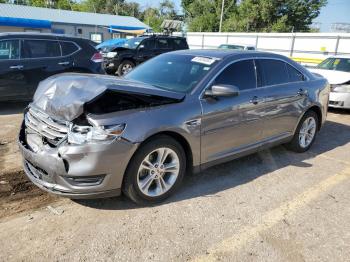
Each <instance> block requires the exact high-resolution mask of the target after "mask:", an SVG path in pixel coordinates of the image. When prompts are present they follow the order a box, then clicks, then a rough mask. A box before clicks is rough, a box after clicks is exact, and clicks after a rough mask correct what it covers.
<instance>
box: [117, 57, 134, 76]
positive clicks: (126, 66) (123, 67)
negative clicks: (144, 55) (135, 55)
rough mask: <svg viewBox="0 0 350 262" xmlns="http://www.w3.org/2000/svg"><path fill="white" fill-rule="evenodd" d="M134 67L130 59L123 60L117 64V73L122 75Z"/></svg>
mask: <svg viewBox="0 0 350 262" xmlns="http://www.w3.org/2000/svg"><path fill="white" fill-rule="evenodd" d="M134 67H135V64H134V63H133V62H132V61H130V60H124V61H123V62H121V63H120V65H119V66H118V75H119V76H123V75H125V74H127V73H129V72H130V71H131V70H133V69H134Z"/></svg>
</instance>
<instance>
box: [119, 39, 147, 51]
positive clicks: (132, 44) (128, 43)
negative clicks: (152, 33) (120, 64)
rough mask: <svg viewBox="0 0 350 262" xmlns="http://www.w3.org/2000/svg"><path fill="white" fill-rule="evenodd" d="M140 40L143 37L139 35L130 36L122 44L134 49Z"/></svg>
mask: <svg viewBox="0 0 350 262" xmlns="http://www.w3.org/2000/svg"><path fill="white" fill-rule="evenodd" d="M142 40H143V38H140V37H135V38H131V39H129V40H128V41H126V42H125V43H124V44H123V47H126V48H130V49H136V48H137V47H138V46H139V44H140V43H141V41H142Z"/></svg>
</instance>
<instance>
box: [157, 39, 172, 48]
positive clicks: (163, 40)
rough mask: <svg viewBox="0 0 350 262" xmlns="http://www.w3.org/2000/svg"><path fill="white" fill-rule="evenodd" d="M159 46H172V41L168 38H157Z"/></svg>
mask: <svg viewBox="0 0 350 262" xmlns="http://www.w3.org/2000/svg"><path fill="white" fill-rule="evenodd" d="M157 48H160V49H167V48H170V43H169V42H168V40H167V39H164V38H163V39H157Z"/></svg>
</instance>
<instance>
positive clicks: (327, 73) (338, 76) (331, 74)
mask: <svg viewBox="0 0 350 262" xmlns="http://www.w3.org/2000/svg"><path fill="white" fill-rule="evenodd" d="M308 69H309V71H311V72H312V73H316V74H320V75H322V76H323V77H324V78H326V79H327V80H328V82H329V83H330V84H331V85H340V84H344V83H346V82H348V81H350V73H349V72H342V71H336V70H326V69H318V68H308Z"/></svg>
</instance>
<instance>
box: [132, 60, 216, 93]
mask: <svg viewBox="0 0 350 262" xmlns="http://www.w3.org/2000/svg"><path fill="white" fill-rule="evenodd" d="M216 61H217V60H216V59H215V58H210V57H202V56H192V55H179V54H164V55H160V56H157V57H155V58H153V59H151V60H149V61H147V62H145V63H143V64H141V65H140V66H138V67H136V68H135V69H134V70H133V71H131V72H130V73H128V74H127V75H126V76H125V78H126V79H131V80H136V81H140V82H143V83H147V84H150V85H153V86H156V87H159V88H161V89H165V90H170V91H175V92H181V93H187V92H190V91H191V90H192V89H193V88H194V86H195V85H196V84H197V83H198V82H199V81H200V80H201V79H202V78H203V77H204V76H205V75H206V74H207V73H208V72H209V71H210V70H211V68H212V67H213V65H214V64H215V63H216Z"/></svg>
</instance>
